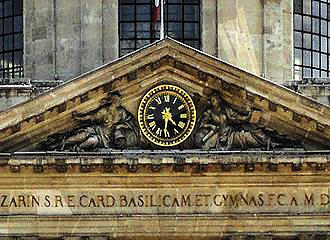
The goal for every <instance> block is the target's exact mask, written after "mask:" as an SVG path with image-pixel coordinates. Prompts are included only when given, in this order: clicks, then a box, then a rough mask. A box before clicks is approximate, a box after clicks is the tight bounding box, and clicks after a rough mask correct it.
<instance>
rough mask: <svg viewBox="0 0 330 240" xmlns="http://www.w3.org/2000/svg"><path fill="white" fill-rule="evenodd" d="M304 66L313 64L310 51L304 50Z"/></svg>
mask: <svg viewBox="0 0 330 240" xmlns="http://www.w3.org/2000/svg"><path fill="white" fill-rule="evenodd" d="M303 54H304V62H303V63H304V66H311V64H312V60H311V59H312V54H311V52H310V51H304V53H303Z"/></svg>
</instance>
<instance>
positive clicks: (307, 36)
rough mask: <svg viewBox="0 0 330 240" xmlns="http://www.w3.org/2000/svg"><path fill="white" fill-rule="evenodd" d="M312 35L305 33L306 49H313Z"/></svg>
mask: <svg viewBox="0 0 330 240" xmlns="http://www.w3.org/2000/svg"><path fill="white" fill-rule="evenodd" d="M311 45H312V44H311V35H310V34H309V33H304V48H307V49H311Z"/></svg>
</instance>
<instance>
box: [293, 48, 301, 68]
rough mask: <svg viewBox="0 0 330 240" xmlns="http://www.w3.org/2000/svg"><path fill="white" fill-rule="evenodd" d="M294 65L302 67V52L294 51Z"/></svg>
mask: <svg viewBox="0 0 330 240" xmlns="http://www.w3.org/2000/svg"><path fill="white" fill-rule="evenodd" d="M294 64H296V65H302V50H301V49H295V50H294Z"/></svg>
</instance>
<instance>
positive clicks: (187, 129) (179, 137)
mask: <svg viewBox="0 0 330 240" xmlns="http://www.w3.org/2000/svg"><path fill="white" fill-rule="evenodd" d="M138 122H139V126H140V128H141V131H142V133H143V135H144V136H145V137H146V138H147V139H148V140H149V141H150V142H152V143H154V144H156V145H158V146H162V147H171V146H176V145H178V144H180V143H182V142H184V141H185V140H186V139H187V138H188V137H189V135H190V134H191V133H192V131H193V129H194V126H195V123H196V108H195V105H194V102H193V101H192V99H191V97H190V96H189V94H188V93H187V92H186V91H185V90H183V89H182V88H180V87H178V86H174V85H171V84H163V85H159V86H156V87H154V88H152V89H151V90H150V91H148V92H147V93H146V94H145V95H144V96H143V98H142V100H141V102H140V105H139V109H138Z"/></svg>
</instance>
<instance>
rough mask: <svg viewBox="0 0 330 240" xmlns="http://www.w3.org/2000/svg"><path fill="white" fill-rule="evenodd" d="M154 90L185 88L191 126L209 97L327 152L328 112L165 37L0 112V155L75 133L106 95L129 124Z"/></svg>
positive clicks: (329, 138) (258, 123)
mask: <svg viewBox="0 0 330 240" xmlns="http://www.w3.org/2000/svg"><path fill="white" fill-rule="evenodd" d="M160 83H169V84H174V85H177V86H180V87H181V88H182V89H185V90H186V92H187V93H188V94H189V95H190V96H191V97H192V99H193V101H194V102H195V105H196V109H197V119H200V118H201V117H202V115H203V112H204V111H205V110H206V109H208V107H209V99H210V95H212V94H213V93H214V92H216V93H218V94H219V95H220V96H221V99H222V100H223V101H224V102H225V103H226V104H227V105H230V106H231V108H233V109H236V110H237V111H238V112H249V111H257V112H258V114H255V115H253V119H252V121H251V122H253V124H255V126H258V127H261V128H263V129H268V130H271V131H276V133H277V134H279V135H281V136H284V135H285V136H287V137H289V138H290V139H293V140H294V141H296V142H300V143H302V144H303V145H304V146H308V147H309V148H311V149H330V108H329V107H328V106H326V105H323V104H320V103H318V102H316V101H314V100H312V99H309V98H306V97H304V96H302V95H300V94H298V93H296V92H294V91H292V90H290V89H287V88H285V87H283V86H280V85H278V84H276V83H273V82H270V81H268V80H266V79H263V78H261V77H259V76H256V75H254V74H252V73H249V72H247V71H244V70H242V69H240V68H237V67H235V66H233V65H231V64H228V63H226V62H223V61H221V60H219V59H217V58H215V57H212V56H209V55H207V54H205V53H203V52H200V51H197V50H195V49H192V48H190V47H187V46H185V45H183V44H181V43H178V42H177V41H175V40H172V39H169V38H167V39H165V40H163V41H159V42H156V43H154V44H152V45H149V46H148V47H145V48H143V49H140V50H138V51H136V52H134V53H132V54H130V55H127V56H124V57H122V58H119V59H117V60H116V61H114V62H111V63H109V64H106V65H104V66H102V67H99V68H97V69H95V70H93V71H91V72H88V73H86V74H84V75H81V76H79V77H77V78H75V79H72V80H71V81H69V82H66V83H65V84H63V85H61V86H59V87H57V88H55V89H53V90H51V91H48V92H46V93H44V94H42V95H40V96H38V97H36V98H34V99H32V100H30V101H27V102H24V103H22V104H19V105H17V106H15V107H12V108H10V109H8V110H6V111H4V112H1V113H0V151H1V152H12V151H22V150H29V151H32V150H33V149H35V147H36V146H37V145H38V144H39V143H40V142H43V141H45V140H46V139H47V138H48V137H49V136H52V135H54V134H59V133H63V132H66V131H70V130H72V129H74V128H78V127H79V124H80V123H79V122H78V121H76V120H75V119H74V118H73V114H72V113H73V112H78V113H81V112H93V111H96V110H97V109H98V108H99V107H100V105H101V103H102V99H105V98H108V97H109V94H111V93H114V92H116V93H119V94H120V95H121V100H122V106H121V107H123V108H124V109H125V110H126V111H127V112H129V113H130V114H132V116H133V117H134V118H137V109H138V106H139V104H140V102H141V99H142V97H143V96H144V95H145V94H146V92H148V91H149V90H150V89H151V88H152V87H154V86H156V85H158V84H160ZM251 109H252V110H251ZM196 126H197V125H196ZM195 128H196V127H195Z"/></svg>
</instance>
